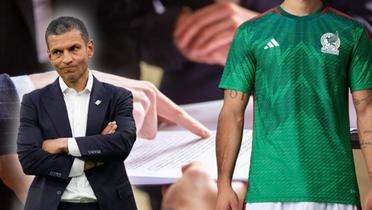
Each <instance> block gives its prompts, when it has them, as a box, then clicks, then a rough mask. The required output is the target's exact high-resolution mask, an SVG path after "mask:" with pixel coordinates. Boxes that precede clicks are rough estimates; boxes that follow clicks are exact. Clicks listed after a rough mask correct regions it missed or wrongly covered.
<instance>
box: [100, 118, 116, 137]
mask: <svg viewBox="0 0 372 210" xmlns="http://www.w3.org/2000/svg"><path fill="white" fill-rule="evenodd" d="M117 128H118V126H117V125H116V121H112V122H109V123H108V124H107V126H106V127H105V128H104V129H103V131H102V132H101V134H103V135H107V134H113V133H115V131H116V129H117Z"/></svg>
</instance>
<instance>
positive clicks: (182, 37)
mask: <svg viewBox="0 0 372 210" xmlns="http://www.w3.org/2000/svg"><path fill="white" fill-rule="evenodd" d="M257 14H258V13H256V12H254V11H251V10H248V9H245V8H242V7H240V6H239V5H237V4H234V3H231V2H221V3H215V4H212V5H210V6H206V7H204V8H202V9H199V10H197V11H195V12H192V13H191V12H188V11H185V12H183V13H181V15H180V16H179V18H178V21H177V25H176V29H175V32H174V39H175V43H176V46H177V47H178V48H179V50H180V51H181V52H182V53H183V55H184V56H185V57H187V58H188V59H190V60H192V61H194V62H201V63H209V64H224V63H225V60H226V58H227V52H225V53H222V52H219V53H217V54H219V55H224V56H223V59H216V51H218V49H220V50H224V51H228V49H229V46H230V44H231V42H232V40H233V37H234V34H235V30H236V29H237V28H238V27H239V25H240V24H242V23H243V22H245V21H247V20H249V19H250V18H252V17H254V16H256V15H257ZM226 45H227V47H224V48H222V47H223V46H226ZM226 48H227V50H226ZM221 60H222V61H221Z"/></svg>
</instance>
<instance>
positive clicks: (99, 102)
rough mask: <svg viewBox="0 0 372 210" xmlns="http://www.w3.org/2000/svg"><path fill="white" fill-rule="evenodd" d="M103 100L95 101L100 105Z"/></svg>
mask: <svg viewBox="0 0 372 210" xmlns="http://www.w3.org/2000/svg"><path fill="white" fill-rule="evenodd" d="M101 102H102V101H101V100H97V101H96V102H94V103H95V104H96V105H97V106H99V105H100V104H101Z"/></svg>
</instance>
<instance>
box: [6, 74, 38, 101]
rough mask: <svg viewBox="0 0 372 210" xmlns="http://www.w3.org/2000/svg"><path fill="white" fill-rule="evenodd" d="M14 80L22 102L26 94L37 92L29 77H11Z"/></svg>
mask: <svg viewBox="0 0 372 210" xmlns="http://www.w3.org/2000/svg"><path fill="white" fill-rule="evenodd" d="M10 79H12V81H13V83H14V86H15V87H16V89H17V93H18V97H19V100H20V101H22V97H23V95H24V94H26V93H29V92H31V91H33V90H35V86H34V84H33V83H32V81H31V79H30V77H29V76H27V75H24V76H17V77H10Z"/></svg>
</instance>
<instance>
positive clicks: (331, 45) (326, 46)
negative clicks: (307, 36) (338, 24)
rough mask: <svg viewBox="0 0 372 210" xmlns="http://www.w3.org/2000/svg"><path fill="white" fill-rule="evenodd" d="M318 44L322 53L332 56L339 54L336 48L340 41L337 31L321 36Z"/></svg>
mask: <svg viewBox="0 0 372 210" xmlns="http://www.w3.org/2000/svg"><path fill="white" fill-rule="evenodd" d="M320 43H321V44H322V52H323V53H328V54H333V55H338V54H339V50H338V48H339V47H340V45H341V40H340V38H339V37H338V32H337V31H336V33H325V34H323V36H322V37H321V38H320Z"/></svg>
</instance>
